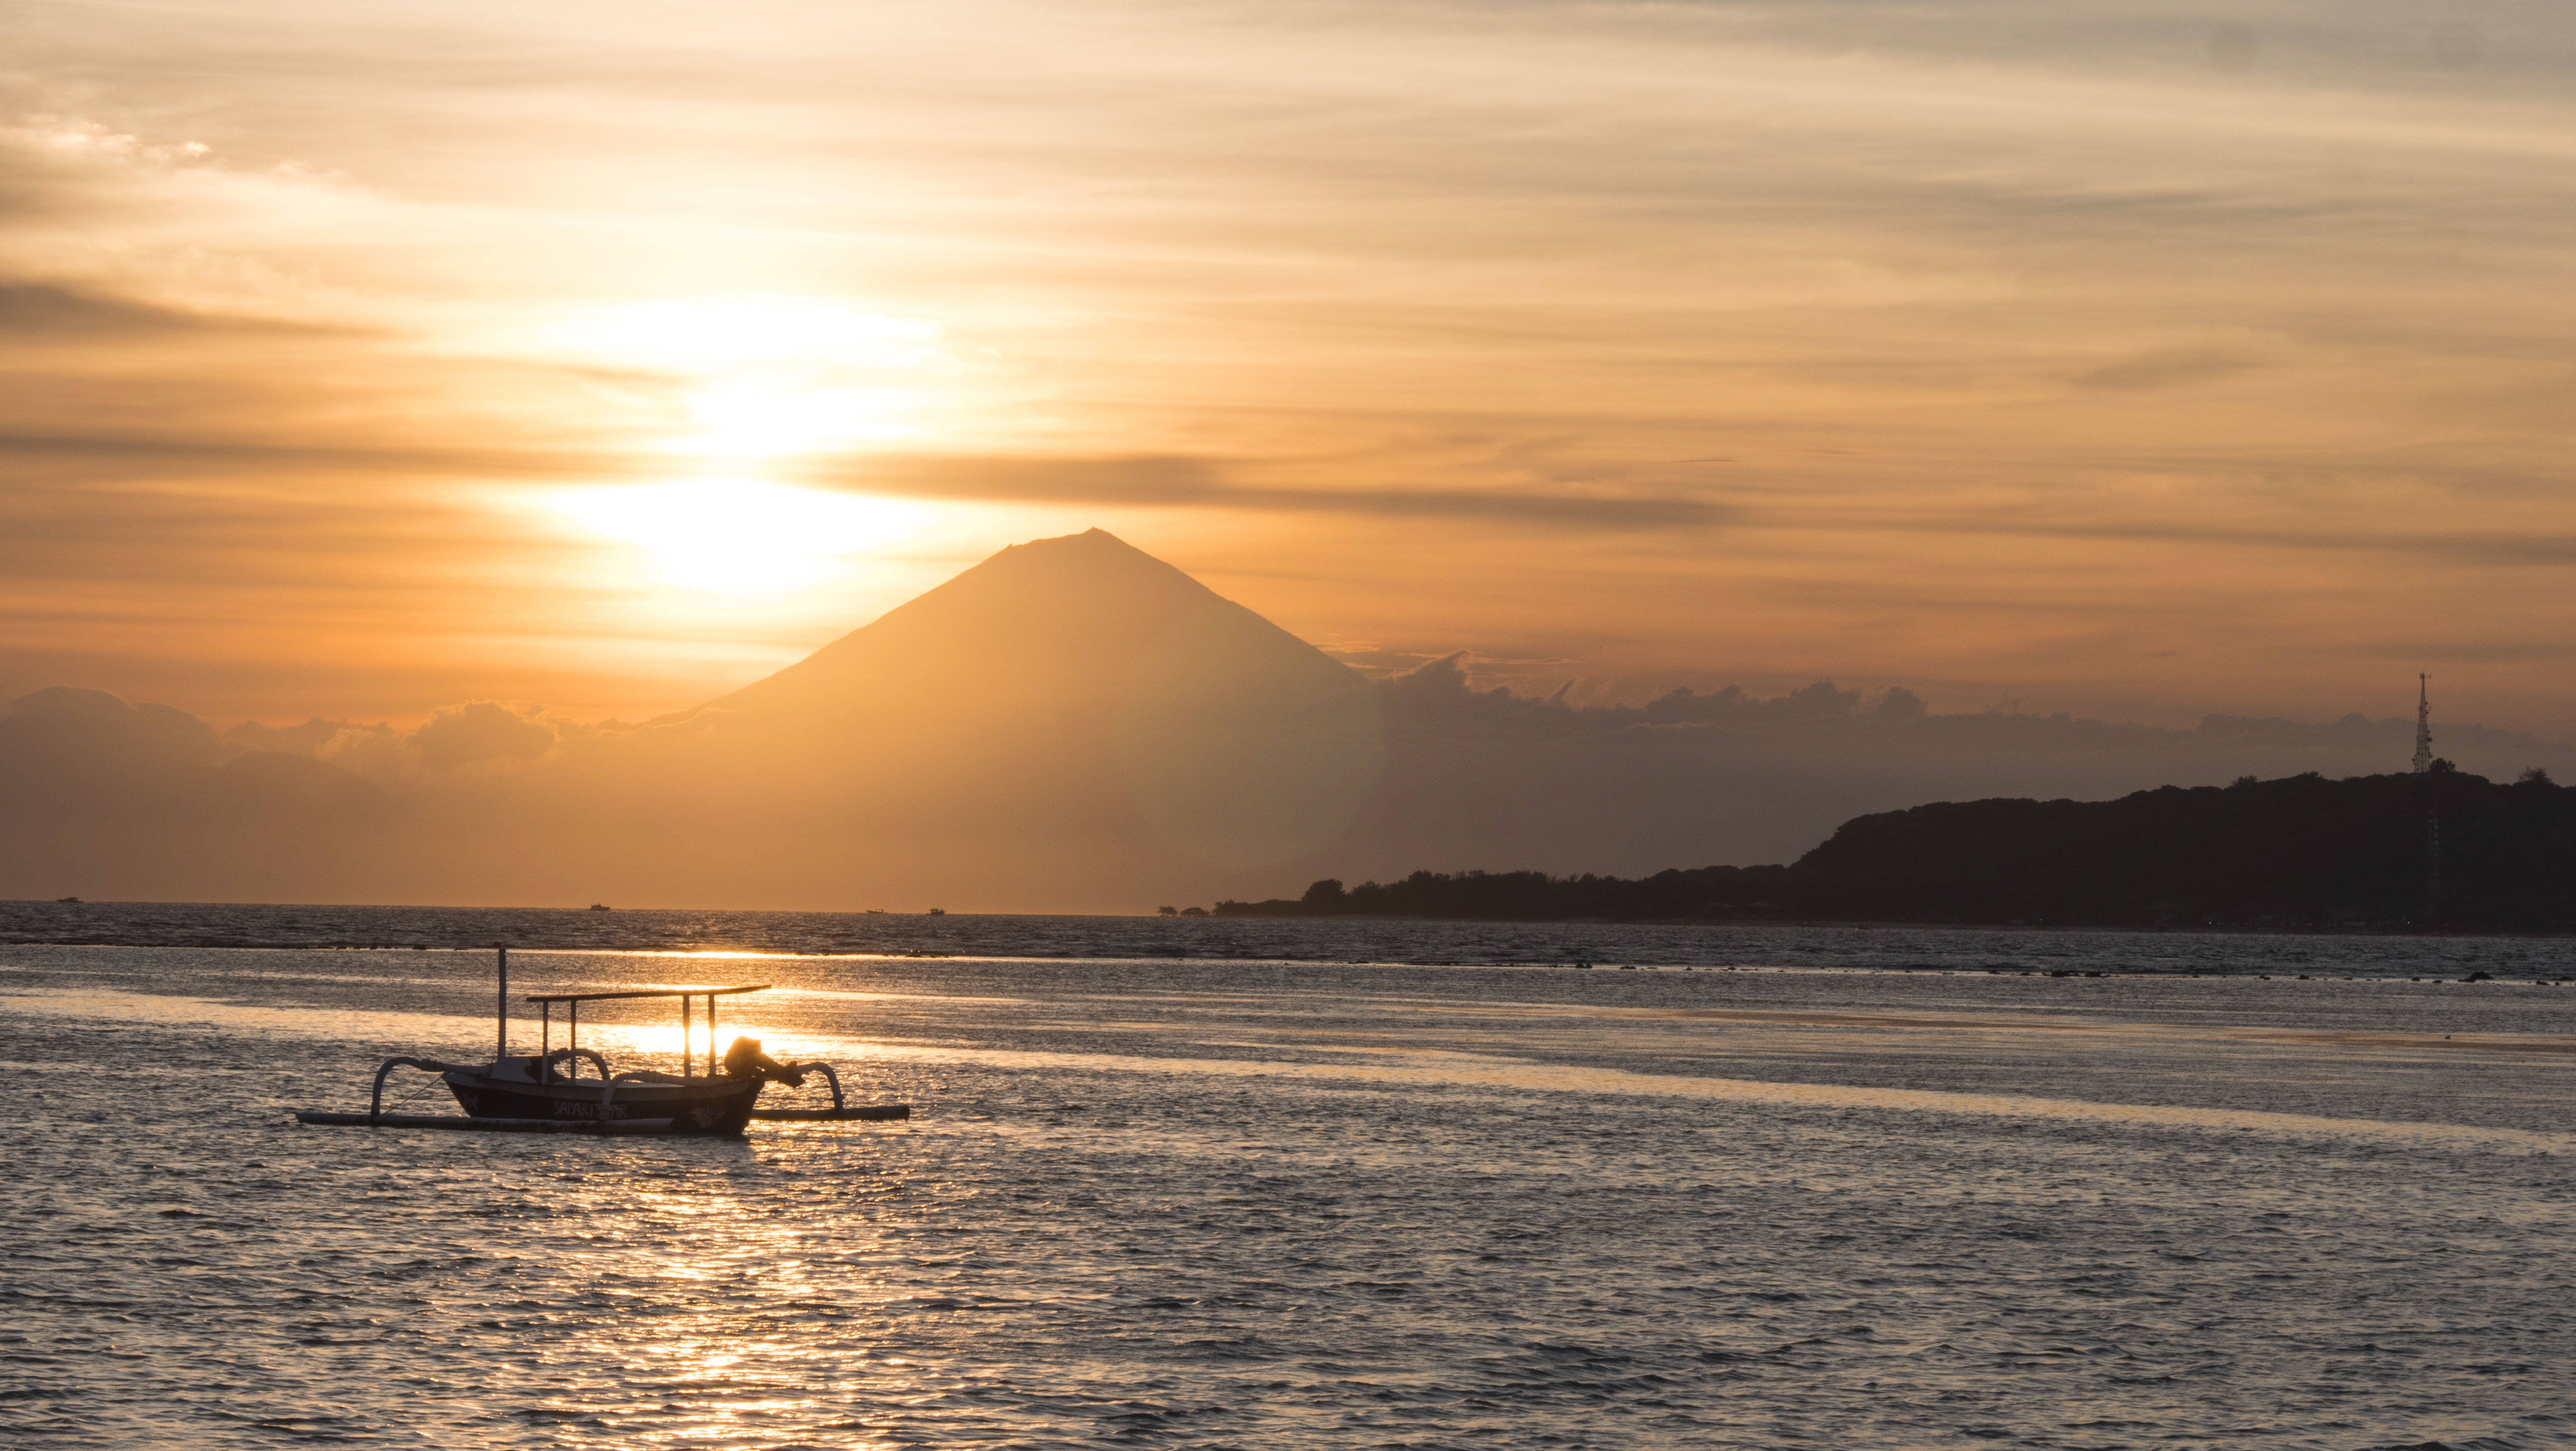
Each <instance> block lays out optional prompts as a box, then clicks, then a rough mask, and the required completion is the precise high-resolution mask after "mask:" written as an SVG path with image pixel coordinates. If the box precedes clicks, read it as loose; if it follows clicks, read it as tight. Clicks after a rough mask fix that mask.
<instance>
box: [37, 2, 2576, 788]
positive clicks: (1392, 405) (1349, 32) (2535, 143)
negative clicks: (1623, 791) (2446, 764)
mask: <svg viewBox="0 0 2576 1451" xmlns="http://www.w3.org/2000/svg"><path fill="white" fill-rule="evenodd" d="M2326 13H2327V12H2322V11H2318V10H2316V9H2315V8H2314V7H2309V6H2292V5H2288V4H2277V5H2271V6H2264V5H2252V6H2237V7H2230V8H2229V11H2228V17H2229V18H2227V19H2226V21H2225V23H2219V22H2215V21H2213V20H2212V18H2211V14H2212V12H2207V11H2205V10H2203V9H2192V8H2186V7H2158V6H2116V7H2113V6H2101V7H2095V6H2080V5H2079V6H2068V5H2062V4H2047V5H2042V4H2038V3H2035V0H2032V3H2018V0H2015V3H2005V0H1991V3H1974V0H1972V3H1970V4H1968V5H1966V6H1960V7H1949V6H1945V7H1940V8H1939V11H1938V14H1937V16H1936V15H1934V14H1933V13H1932V12H1931V11H1929V10H1922V9H1917V8H1912V7H1901V6H1896V7H1870V6H1861V5H1850V6H1843V5H1801V6H1785V5H1752V4H1748V5H1727V4H1709V5H1698V6H1671V7H1621V6H1603V5H1589V4H1568V3H1546V0H1540V3H1530V4H1523V5H1514V6H1466V5H1441V4H1395V5H1377V4H1373V5H1333V4H1313V5H1299V4H1265V5H1260V6H1251V5H1241V6H1230V5H1226V4H1222V3H1220V4H1206V5H1193V6H1186V7H1183V6H1166V5H1123V6H1122V5H1115V4H1113V5H1102V6H1083V7H1067V6H1038V5H1026V4H1012V3H974V0H969V3H948V4H941V5H937V6H931V5H904V4H888V5H866V6H852V5H826V4H768V3H741V4H733V5H727V6H723V7H706V6H680V5H667V4H665V5H651V4H644V5H639V4H621V5H616V6H606V5H588V4H571V3H567V4H557V5H548V6H527V5H520V4H512V5H502V4H491V3H481V4H476V3H463V4H458V3H444V4H440V5H436V6H431V5H413V4H375V5H369V6H365V7H350V6H345V5H335V6H323V5H319V4H294V3H269V4H216V3H205V4H170V5H116V4H93V3H84V4H80V5H47V4H42V3H36V4H25V5H17V6H12V7H10V8H9V9H8V10H7V11H6V12H0V57H5V58H6V59H5V61H0V697H5V696H7V695H11V694H15V693H17V692H19V691H21V690H25V689H29V688H33V687H35V686H39V685H44V684H51V683H64V684H74V685H85V686H95V687H99V688H103V689H108V690H112V691H116V692H118V693H120V694H124V695H127V696H129V697H134V698H142V699H154V700H164V701H168V702H170V703H173V704H177V705H180V706H183V707H185V708H188V709H190V710H194V711H196V712H198V713H200V714H204V715H207V716H209V717H211V718H214V719H217V720H218V721H219V722H220V721H229V720H232V719H238V718H244V717H257V718H261V719H266V720H271V721H279V720H290V719H298V718H301V717H303V716H306V715H312V714H323V715H333V716H356V717H362V718H368V719H378V718H383V719H392V720H395V721H398V722H410V721H417V720H420V719H422V718H424V717H425V716H427V715H428V714H429V712H430V711H431V710H432V709H433V708H435V707H437V706H439V705H442V704H447V703H451V702H454V701H459V700H464V699H470V698H499V699H504V700H510V701H519V702H542V703H544V704H546V705H548V706H550V707H552V708H553V709H554V710H555V711H556V712H558V713H559V714H561V715H564V716H566V717H570V718H597V717H602V716H609V715H620V716H625V717H627V718H630V719H631V718H637V717H641V716H645V715H651V714H656V713H659V712H662V711H667V710H671V709H675V708H678V707H681V706H685V705H688V704H691V703H694V702H696V701H699V700H702V699H705V698H707V697H710V696H712V695H715V694H718V693H721V692H723V691H725V690H728V689H730V688H733V687H734V686H737V685H739V684H741V683H743V682H745V681H747V680H749V679H752V678H754V677H757V676H759V675H762V674H764V673H766V672H768V671H769V670H772V669H775V668H777V667H778V666H780V665H782V664H785V663H787V662H789V661H791V660H793V659H795V658H798V657H799V656H801V655H803V654H804V653H806V652H807V651H809V650H811V649H812V648H813V647H815V646H817V645H819V644H821V643H823V642H824V641H826V640H829V639H831V638H833V637H834V636H836V635H838V634H840V633H842V632H843V631H845V630H847V629H848V628H850V627H852V626H855V625H857V624H860V623H863V622H865V621H866V620H868V619H870V618H872V617H874V616H875V615H876V614H877V613H879V612H880V611H882V610H884V609H886V608H888V607H889V606H891V605H893V604H895V603H898V602H900V601H901V600H903V599H905V598H908V597H910V596H911V595H913V594H916V593H918V592H919V591H921V590H922V589H924V588H927V587H929V586H930V585H932V584H934V583H936V582H937V581H939V580H940V579H943V578H945V577H947V576H948V575H950V574H953V573H955V572H956V571H957V570H958V569H960V568H963V567H964V566H965V565H967V564H968V563H971V562H972V561H973V560H975V559H978V558H981V557H983V556H984V555H986V554H988V553H990V552H991V551H993V550H994V549H997V548H999V547H1000V546H1002V545H1004V544H1007V543H1010V542H1012V541H1015V540H1022V539H1029V538H1035V537H1039V536H1044V535H1054V534H1063V533H1069V532H1074V531H1077V530H1080V529H1082V528H1086V527H1089V526H1092V525H1095V524H1096V525H1100V526H1103V527H1106V528H1109V529H1111V530H1113V531H1115V532H1116V533H1118V534H1119V535H1121V536H1122V537H1124V538H1126V539H1128V540H1131V541H1133V542H1134V543H1136V544H1137V545H1139V546H1140V547H1142V548H1145V549H1147V550H1149V551H1151V552H1153V553H1155V554H1157V555H1159V556H1161V557H1163V558H1166V559H1169V560H1171V561H1172V562H1174V563H1176V564H1178V565H1180V566H1181V567H1183V568H1185V569H1188V570H1190V571H1191V572H1193V573H1194V574H1196V575H1198V576H1199V577H1201V578H1203V579H1205V580H1207V581H1208V582H1209V583H1210V584H1212V585H1213V586H1214V587H1216V588H1217V589H1218V590H1219V591H1220V592H1222V593H1224V594H1226V595H1228V596H1229V597H1231V598H1234V599H1236V600H1239V601H1241V602H1242V603H1244V604H1247V605H1249V606H1251V607H1252V608H1254V609H1256V610H1258V611H1260V612H1261V613H1263V614H1265V615H1267V616H1269V617H1270V618H1272V619H1274V620H1276V621H1278V622H1279V623H1280V624H1282V625H1283V626H1285V627H1287V628H1288V629H1290V630H1292V631H1294V632H1296V633H1298V634H1299V635H1301V636H1304V637H1305V638H1307V639H1310V640H1313V641H1315V642H1317V643H1319V644H1322V645H1325V646H1327V647H1329V648H1334V649H1337V650H1340V651H1344V652H1346V655H1347V658H1352V659H1354V660H1356V661H1359V662H1361V663H1365V664H1372V665H1398V664H1406V663H1411V662H1413V661H1416V660H1419V659H1422V658H1425V657H1428V656H1432V655H1439V654H1445V653H1447V652H1448V651H1451V650H1454V649H1461V648H1463V649H1469V650H1472V651H1474V652H1476V655H1477V656H1478V657H1479V658H1480V659H1481V660H1482V661H1483V662H1484V663H1483V664H1482V666H1481V667H1480V670H1481V673H1482V674H1483V675H1485V676H1486V677H1487V678H1491V679H1502V680H1509V681H1512V682H1514V683H1517V684H1521V685H1524V686H1528V687H1532V688H1538V687H1544V688H1547V689H1553V688H1554V686H1555V684H1556V683H1557V682H1559V681H1561V680H1564V679H1568V678H1576V679H1579V680H1581V681H1582V682H1583V684H1582V685H1580V686H1579V687H1578V692H1577V693H1578V695H1588V696H1590V697H1592V698H1612V697H1617V698H1635V697H1637V696H1640V695H1642V694H1644V693H1646V692H1647V691H1649V690H1657V691H1659V690H1661V689H1664V688H1668V687H1670V686H1672V685H1676V684H1692V685H1697V686H1707V685H1716V684H1724V683H1728V682H1741V683H1743V684H1745V685H1747V686H1749V687H1754V688H1757V689H1762V688H1774V687H1777V686H1780V685H1785V684H1795V683H1799V682H1802V681H1805V680H1808V679H1813V678H1815V677H1817V676H1820V675H1822V676H1832V677H1835V678H1837V679H1838V680H1840V681H1841V682H1842V683H1844V684H1845V685H1861V686H1875V685H1883V684H1887V683H1892V682H1901V683H1906V684H1909V685H1911V686H1913V687H1914V688H1915V689H1916V690H1918V691H1919V692H1921V693H1922V694H1923V695H1924V696H1926V697H1927V698H1928V699H1929V700H1931V701H1932V703H1933V704H1934V706H1935V707H1936V708H1939V709H1945V710H1959V709H1983V708H1985V707H1988V706H1991V705H1995V704H1999V703H2005V702H2013V701H2018V702H2020V703H2021V705H2022V708H2024V709H2028V710H2057V709H2072V710H2074V711H2076V712H2077V713H2079V714H2101V715H2108V716H2111V717H2113V718H2137V719H2142V720H2149V721H2158V722H2179V723H2188V722H2189V721H2191V720H2193V719H2196V718H2197V717H2198V716H2199V714H2200V713H2202V712H2204V711H2210V710H2224V711H2234V712H2241V713H2250V714H2282V715H2291V716H2298V717H2304V718H2311V719H2322V718H2327V717H2331V716H2334V715H2338V714H2341V713H2342V712H2344V711H2347V710H2354V709H2359V710H2364V711H2367V712H2368V713H2370V714H2373V715H2395V714H2401V713H2404V712H2405V711H2406V710H2407V709H2408V708H2409V707H2411V704H2412V694H2413V691H2412V687H2413V677H2414V673H2415V672H2416V671H2417V670H2419V669H2421V670H2430V671H2432V672H2434V674H2435V676H2436V681H2437V687H2438V688H2439V689H2440V690H2441V691H2442V693H2443V697H2444V700H2445V702H2446V706H2447V707H2448V708H2449V709H2451V710H2452V711H2453V712H2455V713H2456V714H2457V715H2458V716H2459V717H2462V718H2474V719H2480V720H2484V721H2486V722H2488V723H2490V724H2494V725H2498V726H2505V727H2510V728H2514V729H2520V730H2529V731H2537V732H2540V733H2543V734H2545V735H2552V736H2558V737H2562V738H2563V737H2565V736H2568V735H2570V734H2576V685H2571V682H2570V679H2569V672H2568V670H2567V668H2566V666H2567V662H2568V657H2569V653H2570V650H2571V648H2572V647H2571V642H2576V631H2571V628H2570V625H2571V620H2570V615H2571V612H2576V603H2571V601H2576V591H2571V590H2569V589H2568V588H2567V584H2568V582H2569V579H2568V576H2569V571H2570V566H2571V564H2572V563H2576V503H2571V501H2570V499H2569V490H2568V488H2567V486H2566V484H2565V483H2564V482H2563V475H2564V470H2565V468H2566V462H2565V455H2566V447H2565V444H2566V436H2567V433H2568V431H2569V429H2568V425H2567V424H2566V422H2565V421H2564V419H2565V416H2566V415H2567V414H2568V413H2569V411H2570V409H2569V406H2568V404H2567V403H2566V401H2565V400H2566V398H2567V397H2568V396H2569V394H2570V392H2571V389H2570V386H2569V384H2570V382H2571V373H2576V356H2572V355H2571V354H2570V352H2569V349H2568V345H2567V342H2566V339H2567V338H2568V337H2569V336H2570V335H2571V328H2570V326H2569V321H2570V319H2569V318H2568V316H2567V314H2568V313H2569V312H2570V311H2571V310H2576V288H2571V287H2570V286H2569V285H2568V284H2569V282H2570V280H2571V279H2570V277H2569V275H2568V274H2569V273H2570V271H2571V270H2572V269H2576V254H2571V253H2570V252H2569V251H2568V249H2567V248H2566V246H2565V236H2566V232H2567V224H2568V220H2569V211H2570V206H2569V203H2570V192H2571V189H2572V188H2576V181H2571V177H2576V169H2571V167H2570V165H2569V162H2570V160H2571V153H2576V102H2571V101H2569V100H2568V99H2567V96H2568V94H2569V89H2568V87H2567V85H2566V84H2565V82H2566V81H2567V79H2568V72H2569V70H2570V68H2571V65H2576V21H2571V20H2570V19H2569V18H2568V15H2567V12H2565V11H2564V10H2563V9H2562V8H2557V7H2549V6H2543V5H2539V4H2493V5H2455V4H2444V5H2431V4H2388V5H2382V6H2376V7H2366V8H2355V9H2351V10H2348V11H2340V12H2334V13H2335V14H2337V15H2339V16H2340V17H2341V18H2337V19H2332V20H2324V19H2320V18H2318V17H2320V16H2321V15H2325V14H2326Z"/></svg>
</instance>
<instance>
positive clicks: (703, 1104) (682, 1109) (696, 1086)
mask: <svg viewBox="0 0 2576 1451" xmlns="http://www.w3.org/2000/svg"><path fill="white" fill-rule="evenodd" d="M443 1076H444V1077H445V1078H446V1080H447V1088H448V1091H449V1092H451V1093H453V1094H455V1095H456V1104H457V1107H459V1108H462V1109H464V1110H465V1112H466V1114H467V1115H468V1116H470V1117H473V1118H489V1119H543V1120H548V1121H551V1122H555V1123H603V1124H604V1123H618V1122H624V1121H629V1120H638V1119H645V1120H650V1119H659V1120H664V1121H666V1122H667V1124H668V1125H669V1126H668V1127H667V1128H664V1129H661V1130H659V1132H663V1133H672V1134H739V1133H741V1132H742V1129H743V1125H744V1124H747V1123H749V1122H750V1121H751V1111H752V1107H753V1105H754V1104H755V1103H756V1102H758V1100H759V1098H760V1084H761V1081H760V1080H759V1079H757V1078H753V1079H748V1080H745V1079H736V1078H699V1079H691V1080H689V1081H688V1082H686V1083H620V1084H616V1085H614V1091H613V1092H611V1091H609V1090H610V1087H611V1086H610V1085H607V1084H602V1083H599V1082H597V1081H595V1080H594V1081H590V1082H580V1081H575V1082H558V1083H543V1084H540V1083H529V1082H527V1081H525V1080H519V1081H515V1082H514V1081H511V1080H509V1079H504V1078H494V1077H491V1076H489V1075H486V1074H481V1073H454V1072H451V1073H448V1074H445V1075H443Z"/></svg>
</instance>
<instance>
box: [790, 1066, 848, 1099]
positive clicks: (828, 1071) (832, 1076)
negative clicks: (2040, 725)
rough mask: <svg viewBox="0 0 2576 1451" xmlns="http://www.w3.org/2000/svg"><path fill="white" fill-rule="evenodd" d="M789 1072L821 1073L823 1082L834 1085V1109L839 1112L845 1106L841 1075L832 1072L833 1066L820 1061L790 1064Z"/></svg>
mask: <svg viewBox="0 0 2576 1451" xmlns="http://www.w3.org/2000/svg"><path fill="white" fill-rule="evenodd" d="M787 1071H788V1072H790V1073H821V1074H822V1075H823V1081H824V1082H825V1083H828V1084H830V1085H832V1107H833V1109H834V1110H836V1111H837V1110H839V1109H841V1108H842V1107H844V1106H845V1105H843V1104H842V1102H841V1075H839V1074H837V1073H835V1072H833V1071H832V1065H831V1064H829V1063H824V1062H821V1061H819V1060H818V1061H816V1062H813V1063H790V1064H788V1065H787Z"/></svg>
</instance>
